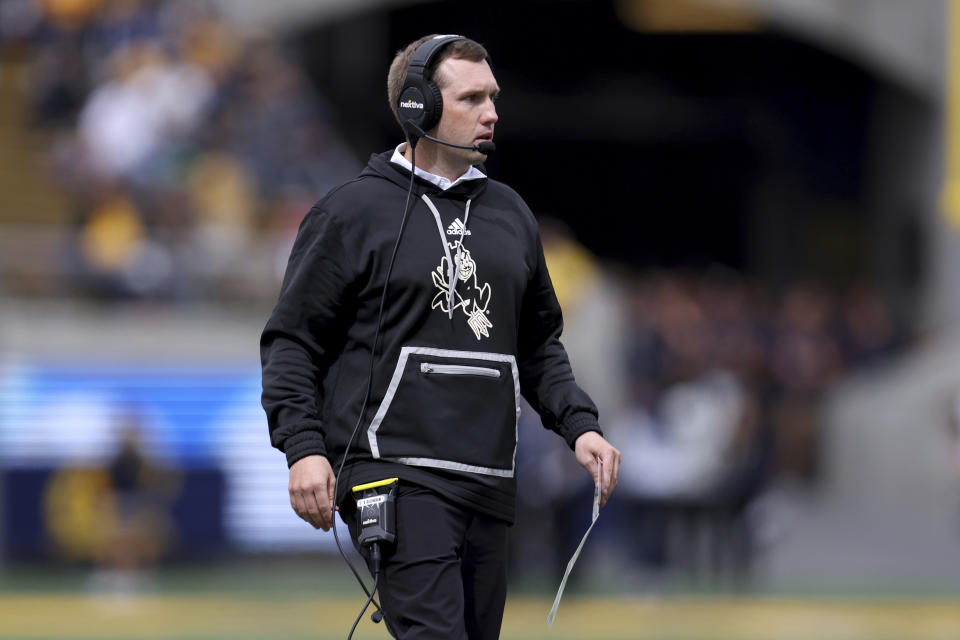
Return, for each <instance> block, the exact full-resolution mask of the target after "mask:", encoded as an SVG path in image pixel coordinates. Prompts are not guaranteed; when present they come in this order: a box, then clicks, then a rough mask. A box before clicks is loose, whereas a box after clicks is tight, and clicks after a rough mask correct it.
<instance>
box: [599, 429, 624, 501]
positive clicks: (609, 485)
mask: <svg viewBox="0 0 960 640" xmlns="http://www.w3.org/2000/svg"><path fill="white" fill-rule="evenodd" d="M597 457H598V458H600V460H602V461H603V465H602V467H601V469H602V473H603V485H602V487H603V492H602V494H601V495H600V506H601V507H602V506H604V505H605V504H607V500H609V499H610V496H611V495H612V494H613V490H614V489H616V488H617V479H618V478H619V476H620V451H618V450H617V449H616V448H615V447H613V446H611V445H609V444H607V445H606V446H605V447H603V451H602V452H600V454H599V455H598V456H597ZM594 482H596V474H594Z"/></svg>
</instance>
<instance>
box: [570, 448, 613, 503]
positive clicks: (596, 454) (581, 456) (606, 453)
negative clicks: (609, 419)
mask: <svg viewBox="0 0 960 640" xmlns="http://www.w3.org/2000/svg"><path fill="white" fill-rule="evenodd" d="M573 450H574V453H575V454H576V456H577V462H579V463H580V466H581V467H583V468H584V469H586V470H587V471H589V472H590V475H592V476H593V486H594V487H596V486H597V482H598V481H599V480H600V479H599V478H598V477H597V473H598V469H597V467H598V466H599V465H597V458H600V460H602V461H603V493H602V494H601V496H600V506H601V507H602V506H603V505H605V504H606V503H607V499H608V498H610V494H611V493H613V490H614V488H616V486H617V475H618V474H619V473H620V452H619V451H618V450H617V449H615V448H614V447H613V445H611V444H610V443H609V442H607V441H606V440H604V439H603V436H601V435H600V434H599V433H597V432H596V431H587V432H586V433H584V434H582V435H581V436H580V437H579V438H577V441H576V442H575V443H574V445H573Z"/></svg>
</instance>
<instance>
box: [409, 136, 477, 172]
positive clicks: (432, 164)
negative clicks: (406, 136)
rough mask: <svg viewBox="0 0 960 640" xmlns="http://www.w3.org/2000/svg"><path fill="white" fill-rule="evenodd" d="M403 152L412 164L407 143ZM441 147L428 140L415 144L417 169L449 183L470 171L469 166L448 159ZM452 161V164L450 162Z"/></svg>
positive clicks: (411, 152)
mask: <svg viewBox="0 0 960 640" xmlns="http://www.w3.org/2000/svg"><path fill="white" fill-rule="evenodd" d="M405 146H406V148H405V149H404V150H403V157H404V158H406V159H407V162H409V163H410V164H413V150H412V148H411V147H410V144H409V143H407V144H406V145H405ZM440 147H441V145H439V144H437V143H436V142H431V141H430V140H422V139H421V140H420V141H419V142H418V143H417V164H416V168H417V169H422V170H423V171H426V172H427V173H432V174H433V175H435V176H440V177H442V178H446V179H447V180H450V181H451V182H452V181H454V180H456V179H457V178H459V177H460V176H462V175H463V174H464V173H466V172H467V171H468V170H469V169H470V165H469V164H464V163H463V162H462V161H461V162H456V159H454V158H450V156H449V154H446V153H444V150H443V149H441V148H440ZM451 161H452V162H451Z"/></svg>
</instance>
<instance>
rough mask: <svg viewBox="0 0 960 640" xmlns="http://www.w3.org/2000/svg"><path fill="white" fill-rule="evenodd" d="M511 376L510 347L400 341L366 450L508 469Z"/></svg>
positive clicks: (513, 425) (419, 461)
mask: <svg viewBox="0 0 960 640" xmlns="http://www.w3.org/2000/svg"><path fill="white" fill-rule="evenodd" d="M519 396H520V391H519V382H518V376H517V365H516V360H515V358H514V357H513V356H512V355H507V354H499V353H479V352H472V351H452V350H448V349H434V348H429V347H404V348H403V349H401V352H400V358H399V359H398V361H397V366H396V369H395V370H394V373H393V378H392V379H391V381H390V385H389V386H388V388H387V392H386V394H385V396H384V399H383V401H382V402H381V403H380V409H379V410H378V411H377V414H376V416H374V419H373V421H372V422H371V424H370V427H369V428H368V430H367V437H368V439H369V442H370V450H371V452H372V453H373V457H374V458H381V459H386V460H393V461H396V462H401V463H404V464H411V465H416V466H427V467H436V468H441V469H451V470H456V471H468V472H471V473H480V474H486V475H496V476H502V477H512V476H513V472H514V457H515V454H516V449H517V418H518V416H519V413H520V411H519V404H518V403H519Z"/></svg>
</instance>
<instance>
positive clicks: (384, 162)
mask: <svg viewBox="0 0 960 640" xmlns="http://www.w3.org/2000/svg"><path fill="white" fill-rule="evenodd" d="M392 157H393V150H392V149H391V150H390V151H384V152H383V153H374V154H372V155H371V156H370V160H369V161H368V162H367V166H366V167H365V168H364V169H363V171H362V172H361V173H360V175H361V176H375V177H378V178H383V179H385V180H389V181H390V182H393V183H394V184H396V185H397V186H399V187H402V188H403V190H404V191H406V190H407V189H408V188H409V187H410V172H409V171H407V170H406V169H404V168H403V167H401V166H400V165H398V164H396V163H394V162H391V161H390V158H392ZM477 168H478V169H480V170H481V171H483V172H484V173H486V171H485V170H484V167H483V165H477ZM486 188H487V179H486V178H481V179H477V180H467V181H465V182H461V183H460V184H458V185H456V186H454V187H451V188H449V189H447V190H446V191H444V190H442V189H440V188H439V187H438V186H437V185H435V184H433V183H432V182H429V181H427V180H424V179H423V178H421V177H420V176H416V175H415V176H414V180H413V192H414V194H415V195H417V196H421V195H424V194H426V195H428V196H430V197H438V198H452V199H457V200H472V199H474V198H476V197H478V196H479V195H480V194H481V193H483V192H484V191H485V190H486Z"/></svg>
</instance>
